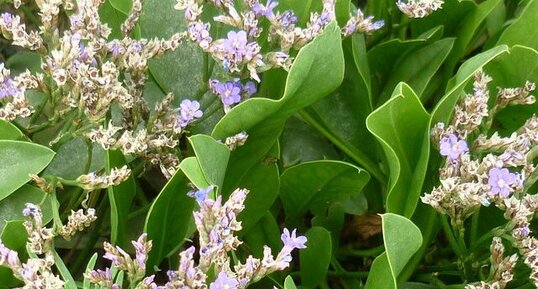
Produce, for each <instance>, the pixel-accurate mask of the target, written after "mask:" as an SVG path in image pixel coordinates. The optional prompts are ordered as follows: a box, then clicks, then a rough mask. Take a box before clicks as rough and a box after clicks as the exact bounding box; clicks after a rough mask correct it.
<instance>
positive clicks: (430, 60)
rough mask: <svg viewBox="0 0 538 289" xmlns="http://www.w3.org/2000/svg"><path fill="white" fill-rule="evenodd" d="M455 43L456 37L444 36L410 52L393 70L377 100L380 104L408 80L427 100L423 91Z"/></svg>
mask: <svg viewBox="0 0 538 289" xmlns="http://www.w3.org/2000/svg"><path fill="white" fill-rule="evenodd" d="M453 45H454V38H443V39H441V40H439V41H436V42H434V43H432V44H430V45H428V46H425V47H423V48H421V49H418V50H416V51H413V52H411V53H409V54H408V55H407V56H406V57H404V58H403V59H402V60H401V61H399V63H398V65H397V67H396V68H395V69H394V70H393V71H392V73H391V74H390V77H389V79H388V81H387V83H386V85H385V88H384V89H383V92H382V93H381V95H380V96H379V99H378V100H377V102H378V104H381V103H384V102H385V101H387V100H388V99H389V97H390V95H391V93H392V92H393V90H394V88H395V87H396V85H397V84H398V83H399V82H406V83H407V84H408V85H409V86H410V87H411V88H412V89H413V90H414V91H415V92H416V94H417V95H418V96H419V98H420V99H421V100H423V101H424V100H425V99H426V98H425V96H423V92H424V91H425V90H426V86H427V85H428V83H429V82H430V80H431V79H432V77H433V76H434V74H435V73H436V72H437V71H438V69H439V67H441V64H442V63H443V62H444V61H445V59H446V57H447V56H448V54H449V53H450V51H451V49H452V46H453Z"/></svg>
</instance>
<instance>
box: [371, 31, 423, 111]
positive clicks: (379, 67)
mask: <svg viewBox="0 0 538 289" xmlns="http://www.w3.org/2000/svg"><path fill="white" fill-rule="evenodd" d="M425 43H426V39H410V40H400V39H391V40H389V41H386V42H383V43H381V44H378V45H376V46H374V47H373V48H372V49H370V50H369V51H368V54H367V57H368V67H369V69H370V73H371V75H372V80H371V82H372V83H371V85H370V86H371V88H370V89H371V90H372V91H373V92H374V95H375V94H376V93H375V92H376V91H378V90H379V91H380V90H381V88H382V87H383V86H384V84H385V83H386V82H387V79H388V77H389V76H390V74H391V71H392V69H393V68H394V64H395V63H398V61H399V59H400V58H401V57H403V56H405V55H406V54H407V53H409V52H410V51H412V50H414V49H416V48H417V47H420V46H422V45H424V44H425ZM362 66H364V65H362ZM361 71H362V70H361ZM361 75H363V77H366V76H367V75H368V74H367V71H364V72H361ZM371 102H372V104H374V101H371ZM375 102H377V100H376V101H375ZM372 104H371V105H372Z"/></svg>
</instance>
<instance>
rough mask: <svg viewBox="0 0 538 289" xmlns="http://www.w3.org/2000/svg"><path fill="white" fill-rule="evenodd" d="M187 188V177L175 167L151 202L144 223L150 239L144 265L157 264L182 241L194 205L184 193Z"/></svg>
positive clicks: (191, 199) (148, 266)
mask: <svg viewBox="0 0 538 289" xmlns="http://www.w3.org/2000/svg"><path fill="white" fill-rule="evenodd" d="M188 190H189V188H188V186H187V178H186V177H185V175H184V174H183V172H182V171H181V170H178V171H177V172H176V173H175V174H174V176H172V178H171V179H170V180H169V181H168V182H167V183H166V185H165V186H164V188H163V189H162V190H161V192H160V193H159V195H158V196H157V198H156V199H155V200H154V201H153V203H152V204H151V208H150V209H149V212H148V215H147V217H146V223H145V226H144V231H145V232H146V233H147V234H148V239H150V240H152V242H153V248H152V250H151V252H150V255H149V259H148V263H147V264H148V265H147V268H153V266H156V265H159V263H160V262H161V261H162V260H163V258H165V257H166V256H168V255H169V254H170V253H171V252H173V251H175V250H176V249H177V248H178V247H179V246H181V245H182V244H183V242H184V240H185V238H186V234H187V231H188V228H189V225H190V223H191V220H192V210H193V208H194V199H193V198H191V197H189V196H187V192H188ZM150 270H153V269H150Z"/></svg>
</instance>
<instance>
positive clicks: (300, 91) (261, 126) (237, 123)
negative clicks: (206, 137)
mask: <svg viewBox="0 0 538 289" xmlns="http://www.w3.org/2000/svg"><path fill="white" fill-rule="evenodd" d="M342 55H343V54H342V48H341V38H340V29H339V28H338V27H337V25H336V23H335V22H332V23H330V24H329V25H328V26H327V27H326V28H325V31H324V32H323V33H322V34H320V35H319V36H318V37H316V38H315V39H314V40H313V41H312V42H311V43H309V44H308V45H306V46H305V47H303V48H302V49H301V50H300V51H299V53H298V54H297V57H296V59H295V61H294V63H293V66H292V67H291V69H290V72H289V74H288V78H287V80H286V89H285V91H284V95H283V96H282V98H280V99H278V100H272V99H266V98H251V99H249V100H246V101H245V102H243V103H240V104H239V105H237V106H236V107H234V108H233V109H232V110H231V111H230V112H229V113H228V114H226V115H225V116H224V117H223V118H222V119H221V120H220V121H219V123H218V124H217V125H216V127H215V129H214V130H213V133H212V135H213V137H214V138H216V139H224V138H226V137H228V136H233V135H235V134H237V133H239V132H241V131H246V132H247V133H248V134H249V139H248V141H247V143H246V144H245V145H244V146H242V147H240V148H238V149H236V150H235V151H234V152H233V153H232V155H231V157H230V162H229V165H228V171H227V174H226V180H225V185H224V191H230V190H232V189H234V188H235V187H236V184H237V182H238V180H240V179H241V176H242V175H243V174H244V173H245V172H246V171H248V169H249V168H250V167H252V166H253V165H254V164H255V163H256V162H258V161H259V160H260V159H262V158H263V156H264V155H265V154H266V153H267V152H268V151H269V150H270V149H271V147H273V145H274V144H275V142H276V141H277V139H278V136H279V135H280V132H281V131H282V129H283V126H284V123H285V121H286V119H287V118H288V117H289V116H291V115H292V114H293V113H295V112H297V111H298V110H300V109H302V108H304V107H306V106H308V105H310V104H312V103H314V102H315V101H317V100H318V99H320V98H321V97H323V96H325V95H327V94H328V93H330V92H331V91H333V90H334V89H335V88H336V87H337V86H338V85H339V84H340V82H341V81H342V78H343V69H344V65H343V56H342Z"/></svg>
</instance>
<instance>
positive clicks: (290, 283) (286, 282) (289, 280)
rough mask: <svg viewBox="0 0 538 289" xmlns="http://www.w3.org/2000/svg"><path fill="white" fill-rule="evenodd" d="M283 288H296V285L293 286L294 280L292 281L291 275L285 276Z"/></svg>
mask: <svg viewBox="0 0 538 289" xmlns="http://www.w3.org/2000/svg"><path fill="white" fill-rule="evenodd" d="M284 289H297V286H295V282H293V278H292V277H291V276H288V277H286V279H285V280H284Z"/></svg>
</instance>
